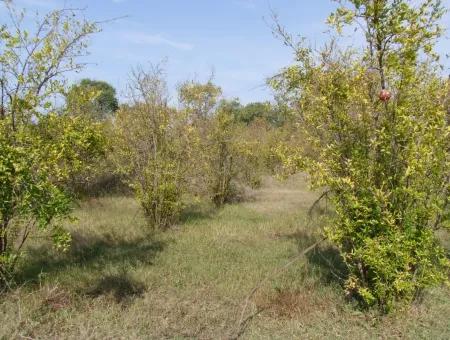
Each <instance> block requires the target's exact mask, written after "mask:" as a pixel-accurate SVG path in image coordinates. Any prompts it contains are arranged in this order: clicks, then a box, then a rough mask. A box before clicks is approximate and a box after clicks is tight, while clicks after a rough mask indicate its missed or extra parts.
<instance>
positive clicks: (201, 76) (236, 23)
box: [0, 0, 450, 103]
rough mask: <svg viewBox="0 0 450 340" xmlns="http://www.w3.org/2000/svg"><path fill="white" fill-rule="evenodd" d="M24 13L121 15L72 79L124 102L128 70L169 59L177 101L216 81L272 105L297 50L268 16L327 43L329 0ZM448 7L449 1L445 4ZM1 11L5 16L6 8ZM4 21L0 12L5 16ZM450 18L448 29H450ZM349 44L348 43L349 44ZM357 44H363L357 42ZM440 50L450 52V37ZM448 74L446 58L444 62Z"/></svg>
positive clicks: (34, 6)
mask: <svg viewBox="0 0 450 340" xmlns="http://www.w3.org/2000/svg"><path fill="white" fill-rule="evenodd" d="M13 2H14V3H16V5H17V7H19V8H27V9H29V10H38V11H39V12H40V13H45V12H47V11H49V10H51V9H56V8H62V7H77V8H86V10H85V15H86V17H87V18H89V19H90V20H95V21H103V20H108V19H111V18H119V19H117V20H113V21H110V22H107V23H104V24H103V25H102V28H103V30H102V32H100V33H99V34H97V35H95V36H94V37H93V38H92V39H91V44H90V46H89V51H90V55H89V57H88V58H87V61H88V62H89V65H88V66H87V67H86V68H85V70H84V71H83V72H82V73H80V74H76V75H71V80H72V81H77V80H79V79H81V78H92V79H98V80H105V81H107V82H109V83H111V84H112V85H113V86H114V87H115V88H116V89H117V91H118V94H119V97H120V98H124V94H125V88H126V83H127V81H128V78H129V76H128V75H129V73H130V69H131V68H132V67H133V66H136V65H142V66H144V67H145V65H148V63H158V62H160V61H162V60H164V59H167V63H166V66H165V68H166V72H167V77H168V82H169V88H170V90H171V93H172V96H175V88H176V85H177V83H179V82H181V81H183V80H186V79H196V80H199V81H206V80H207V79H208V78H209V76H210V75H211V72H214V81H215V83H217V84H218V85H219V86H221V87H222V89H223V92H224V95H225V96H226V97H228V98H235V97H238V98H240V100H241V102H242V103H248V102H254V101H263V100H270V99H271V98H272V94H271V91H270V89H268V88H267V87H266V86H265V79H266V78H267V77H270V76H271V75H274V74H275V73H276V72H277V71H278V70H279V69H280V68H282V67H284V66H286V65H288V64H289V63H291V62H292V51H291V50H290V49H289V48H287V47H285V46H283V44H282V42H281V41H280V40H278V39H276V38H274V36H273V35H272V32H271V28H270V25H271V23H272V21H271V11H272V10H273V11H275V12H276V13H277V15H278V17H279V20H280V22H281V23H282V24H283V25H284V26H285V27H286V29H287V30H288V31H289V32H291V33H294V34H300V35H302V36H305V37H306V38H308V40H309V41H310V42H311V44H312V45H320V44H322V43H323V42H324V41H326V39H327V35H326V34H325V33H324V32H325V31H326V30H327V29H328V27H327V26H326V24H325V19H326V17H327V16H328V14H329V13H330V12H331V11H332V10H333V8H335V4H334V3H333V2H332V1H330V0H315V1H298V0H216V1H213V0H191V1H187V0H166V1H162V0H96V1H92V0H91V1H89V0H13ZM444 4H445V5H446V6H447V7H448V8H450V0H444ZM3 10H4V8H1V9H0V11H3ZM0 19H2V13H0ZM448 22H450V16H449V15H447V16H446V19H445V21H444V25H445V26H446V27H447V28H449V24H448ZM347 41H350V40H347ZM354 43H356V44H357V43H358V42H357V40H356V41H354ZM438 52H439V53H440V54H441V55H442V56H443V57H444V56H445V54H446V53H449V52H450V39H449V32H447V34H446V35H445V37H443V39H442V40H441V42H440V44H439V46H438ZM442 61H443V63H444V64H445V68H446V73H450V62H449V59H445V58H443V59H442Z"/></svg>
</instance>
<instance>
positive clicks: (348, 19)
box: [272, 0, 450, 311]
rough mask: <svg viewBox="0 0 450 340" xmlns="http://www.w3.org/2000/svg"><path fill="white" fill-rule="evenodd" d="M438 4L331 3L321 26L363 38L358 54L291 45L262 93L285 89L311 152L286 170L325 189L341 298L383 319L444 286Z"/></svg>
mask: <svg viewBox="0 0 450 340" xmlns="http://www.w3.org/2000/svg"><path fill="white" fill-rule="evenodd" d="M443 13H444V9H443V8H442V6H441V2H440V1H438V0H426V1H420V2H417V4H415V5H413V4H411V3H410V2H409V1H404V0H349V1H339V7H338V9H337V10H336V12H335V13H333V14H332V15H331V16H330V17H329V23H330V24H331V25H332V26H333V27H335V28H336V29H337V31H338V32H342V31H343V30H344V29H345V26H346V25H350V26H351V27H352V28H354V27H357V28H358V29H360V30H363V33H364V36H365V38H366V41H367V48H366V49H365V50H364V51H362V52H361V53H357V52H355V51H342V50H339V49H337V48H336V44H335V43H334V42H332V43H331V44H329V45H327V46H326V47H325V48H324V49H323V50H321V51H320V52H318V53H316V52H314V51H313V50H312V49H311V48H308V47H305V46H304V44H302V43H300V44H297V43H296V42H294V40H293V39H292V37H291V36H290V35H289V34H287V33H286V32H285V31H284V30H283V29H281V28H280V26H278V27H277V33H278V34H279V35H281V36H282V37H283V39H284V40H285V42H286V44H287V45H290V46H292V47H294V49H295V54H296V60H297V63H296V64H294V65H292V66H290V67H288V68H286V69H284V70H283V72H282V74H281V76H280V77H276V78H274V79H273V80H272V85H273V86H274V87H275V88H276V89H277V90H279V91H281V92H287V93H289V95H287V96H285V97H286V98H291V100H292V101H291V103H292V107H295V108H296V110H297V113H298V116H299V120H300V126H301V127H303V128H304V134H305V136H306V137H307V140H308V145H309V146H310V147H311V148H312V150H313V152H311V153H309V154H306V155H305V154H304V155H302V156H301V157H298V155H294V156H291V157H287V158H286V161H287V163H288V164H290V165H292V164H294V163H296V164H298V165H299V166H301V167H302V168H303V169H306V170H307V171H308V172H309V174H310V177H311V179H312V183H313V185H314V186H315V187H325V188H326V190H327V191H328V197H330V198H331V199H332V202H333V203H334V207H335V209H336V216H335V218H334V220H333V221H332V223H330V227H328V228H327V229H326V234H327V236H328V238H329V239H330V240H331V241H333V242H334V243H335V244H336V246H337V247H338V248H339V250H340V251H341V254H342V258H343V260H344V261H345V263H346V264H347V266H348V269H349V273H350V274H349V277H348V279H347V281H346V290H347V292H348V293H349V294H350V295H352V296H356V297H359V298H360V299H361V301H362V302H364V303H365V304H366V305H368V306H370V305H374V304H378V306H379V307H380V308H381V309H382V310H383V311H389V310H391V309H392V308H393V307H394V306H396V305H397V303H400V302H410V301H412V300H413V299H414V298H415V297H416V296H417V294H419V293H420V292H421V291H422V290H423V289H424V288H426V287H428V286H431V285H436V284H439V283H442V282H444V281H445V280H447V273H448V267H449V261H448V259H447V258H446V256H445V252H444V250H443V248H442V247H441V246H440V245H439V242H438V240H437V239H436V236H435V231H436V230H437V229H439V228H442V227H447V228H448V226H449V224H448V218H449V216H448V199H449V177H450V176H449V173H450V158H449V150H450V129H449V125H448V119H446V115H447V113H446V109H445V100H444V98H445V97H446V93H447V91H448V83H447V81H446V79H445V78H444V77H442V76H441V74H440V73H439V68H438V65H437V63H436V61H437V55H436V54H435V53H434V49H433V47H434V44H435V42H436V40H437V39H438V38H439V36H440V35H441V32H442V30H441V27H440V26H439V20H440V19H441V18H442V15H443Z"/></svg>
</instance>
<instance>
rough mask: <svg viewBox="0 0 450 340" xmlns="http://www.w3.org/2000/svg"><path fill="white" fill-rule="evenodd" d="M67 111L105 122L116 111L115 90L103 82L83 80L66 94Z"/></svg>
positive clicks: (117, 106)
mask: <svg viewBox="0 0 450 340" xmlns="http://www.w3.org/2000/svg"><path fill="white" fill-rule="evenodd" d="M66 106H67V111H68V112H69V113H71V114H87V115H89V116H91V117H92V118H94V119H95V120H106V119H108V118H109V117H111V116H112V115H114V113H115V112H116V111H117V109H118V108H119V103H118V100H117V98H116V90H115V88H114V87H113V86H112V85H110V84H108V83H107V82H105V81H100V80H91V79H83V80H81V81H80V82H79V83H78V84H76V85H73V86H72V87H71V88H70V89H69V91H68V92H67V94H66Z"/></svg>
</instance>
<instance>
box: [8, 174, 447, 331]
mask: <svg viewBox="0 0 450 340" xmlns="http://www.w3.org/2000/svg"><path fill="white" fill-rule="evenodd" d="M315 197H316V195H315V194H313V193H310V192H308V190H307V189H306V186H305V184H304V181H303V178H302V177H301V176H299V177H297V178H295V179H292V180H290V181H288V182H286V183H283V184H280V183H276V182H275V181H273V180H267V181H266V183H265V184H264V186H263V188H262V189H260V190H258V191H256V192H255V193H253V194H252V199H251V200H249V201H248V202H245V203H241V204H235V205H229V206H226V207H225V208H224V209H222V210H220V211H214V210H213V209H212V208H211V207H210V206H207V205H205V206H199V205H197V206H195V208H192V209H190V210H189V212H187V213H186V214H185V215H184V216H183V218H182V221H181V222H180V224H179V225H178V226H177V227H176V228H173V229H172V230H170V231H168V232H166V233H164V234H158V235H153V236H149V235H148V233H146V231H145V227H144V222H143V219H142V216H141V215H140V213H139V209H138V206H137V204H136V203H135V202H134V201H133V200H132V199H130V198H124V197H106V198H101V199H98V200H92V201H90V202H85V203H83V204H82V206H81V207H80V208H79V209H78V210H77V211H76V215H77V217H78V218H79V222H78V223H77V224H76V225H74V226H72V227H71V229H72V234H73V239H74V242H73V247H72V249H71V251H70V252H69V253H68V254H64V255H58V254H56V253H55V252H54V251H52V250H51V249H50V248H48V246H40V247H30V249H29V261H28V262H27V265H24V266H23V268H22V273H23V277H21V278H20V280H21V281H19V282H22V283H23V284H22V285H21V286H20V287H18V288H17V289H15V290H14V291H12V292H10V293H8V294H7V295H5V296H4V297H1V299H2V301H1V302H0V322H1V327H0V338H5V339H7V338H8V339H9V338H17V339H20V338H36V339H49V338H53V339H61V338H64V339H81V338H82V339H105V338H107V339H117V338H122V339H130V338H131V339H135V338H155V339H159V338H170V339H172V338H173V339H220V338H227V337H228V336H230V335H232V334H234V333H233V332H234V331H235V327H236V322H237V321H238V319H239V316H240V310H241V308H242V303H243V300H244V299H245V297H246V295H247V294H248V292H249V291H250V290H251V289H252V288H253V287H254V286H255V285H256V284H257V283H258V282H259V281H260V280H261V279H262V278H263V277H264V276H265V275H267V273H269V272H270V271H272V270H273V269H274V268H276V267H278V266H281V265H283V264H284V263H286V262H287V261H288V260H289V259H290V258H292V257H293V256H295V255H296V254H298V252H299V250H301V249H304V248H306V247H307V246H308V245H310V244H312V243H313V242H314V241H315V240H317V238H318V237H319V231H318V227H320V221H319V220H317V219H315V220H314V221H313V222H312V223H311V221H309V220H308V218H307V217H306V212H307V210H308V208H309V206H310V204H311V203H312V202H313V201H314V199H315ZM330 263H331V264H333V266H334V268H332V270H331V269H330V266H329V264H330ZM339 275H340V274H339V261H338V257H337V255H336V253H335V251H334V250H333V249H332V248H331V247H329V246H327V245H326V244H325V245H323V246H321V247H320V249H319V250H318V251H316V252H313V253H311V254H310V255H309V256H308V257H307V258H306V259H305V260H303V261H299V262H298V263H296V264H294V265H293V266H291V267H289V269H288V270H287V271H286V272H285V273H284V274H283V275H281V276H279V277H277V278H274V279H272V280H269V282H268V283H267V284H266V285H265V286H264V287H263V288H262V289H261V290H260V291H258V292H257V294H256V295H255V296H254V298H253V299H252V300H251V303H250V306H249V307H250V308H249V312H254V311H256V310H261V312H260V313H259V314H258V315H257V316H255V317H254V318H253V319H252V320H251V322H250V323H249V324H248V327H247V328H246V330H245V333H244V334H243V338H248V339H291V338H298V339H336V338H342V339H366V338H367V339H369V338H386V339H387V338H389V339H390V338H423V339H431V338H432V339H448V338H450V321H449V320H450V318H449V317H448V316H449V315H450V301H449V295H448V293H449V292H448V290H445V289H443V288H442V289H436V290H433V291H430V292H427V293H426V295H425V298H424V302H423V303H422V304H420V305H417V306H413V308H411V309H410V310H408V311H407V312H406V313H405V314H402V315H400V314H398V315H393V316H389V317H385V318H381V319H380V318H378V317H376V315H375V314H372V313H369V314H363V313H361V312H359V311H358V310H357V309H355V308H353V307H352V305H351V304H350V303H348V302H346V301H345V300H344V298H343V295H342V290H341V288H340V279H339Z"/></svg>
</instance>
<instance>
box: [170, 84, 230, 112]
mask: <svg viewBox="0 0 450 340" xmlns="http://www.w3.org/2000/svg"><path fill="white" fill-rule="evenodd" d="M221 95H222V89H221V88H220V87H219V86H216V85H215V84H214V83H213V82H212V80H208V82H206V83H205V84H202V83H199V82H196V81H186V82H184V83H182V84H181V85H180V86H179V87H178V97H179V98H178V99H179V102H180V104H181V105H182V106H183V107H184V109H185V110H186V111H187V112H188V113H189V114H190V115H191V117H192V118H193V119H197V118H200V119H205V118H207V117H209V116H211V115H212V114H213V112H214V109H215V108H216V105H217V104H218V102H219V98H220V96H221Z"/></svg>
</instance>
